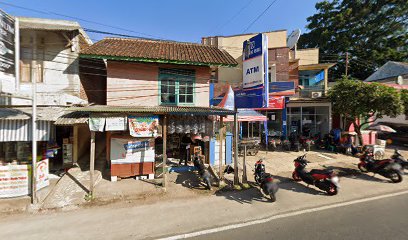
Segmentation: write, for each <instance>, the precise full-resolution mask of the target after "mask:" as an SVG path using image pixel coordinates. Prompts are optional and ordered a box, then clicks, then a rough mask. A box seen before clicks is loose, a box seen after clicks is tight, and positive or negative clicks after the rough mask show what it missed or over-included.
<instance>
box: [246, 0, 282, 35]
mask: <svg viewBox="0 0 408 240" xmlns="http://www.w3.org/2000/svg"><path fill="white" fill-rule="evenodd" d="M277 1H278V0H274V1H273V2H272V3H271V4H269V5H268V7H267V8H266V9H265V10H264V11H263V12H262V13H261V14H259V15H258V17H256V18H255V20H254V21H252V22H251V23H250V24H249V26H248V27H247V28H245V30H244V31H243V32H246V31H248V29H249V28H251V27H252V25H254V24H255V23H256V22H257V21H258V20H259V19H260V18H261V17H262V16H263V15H264V14H265V13H266V12H267V11H268V10H269V8H270V7H272V5H273V4H274V3H276V2H277Z"/></svg>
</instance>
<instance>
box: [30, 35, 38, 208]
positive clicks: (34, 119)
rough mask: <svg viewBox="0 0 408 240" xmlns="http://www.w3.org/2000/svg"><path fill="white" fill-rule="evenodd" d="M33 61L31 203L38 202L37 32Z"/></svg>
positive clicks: (33, 45)
mask: <svg viewBox="0 0 408 240" xmlns="http://www.w3.org/2000/svg"><path fill="white" fill-rule="evenodd" d="M31 37H32V42H31V44H32V49H33V53H32V56H33V61H32V63H31V83H32V95H33V96H32V99H33V100H32V104H33V105H32V116H31V137H32V145H31V148H32V149H31V150H32V161H31V203H32V204H36V203H37V168H36V165H37V77H36V75H37V74H36V73H37V72H36V67H37V61H36V56H37V41H36V38H37V36H36V34H35V33H34V34H32V35H31Z"/></svg>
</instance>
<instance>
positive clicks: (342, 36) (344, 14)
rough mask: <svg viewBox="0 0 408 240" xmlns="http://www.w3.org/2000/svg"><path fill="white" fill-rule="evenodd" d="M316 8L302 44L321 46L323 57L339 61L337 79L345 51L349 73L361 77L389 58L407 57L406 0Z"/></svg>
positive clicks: (362, 0) (355, 0) (346, 0)
mask: <svg viewBox="0 0 408 240" xmlns="http://www.w3.org/2000/svg"><path fill="white" fill-rule="evenodd" d="M316 10H317V13H316V14H314V15H313V16H310V17H308V18H307V21H308V25H307V28H308V29H309V30H310V32H308V33H305V34H303V35H302V36H301V38H300V40H299V47H301V48H314V47H318V48H320V55H321V59H322V60H326V61H332V62H338V64H337V65H336V66H335V67H334V68H332V70H331V72H330V74H331V76H332V77H333V78H334V79H338V78H340V77H341V76H342V75H343V74H344V72H345V52H349V53H350V59H349V75H350V76H352V77H355V78H358V79H365V78H367V77H368V76H369V75H370V74H371V73H373V72H374V71H375V69H376V68H378V67H380V66H382V65H383V64H384V63H386V62H387V61H390V60H393V61H407V60H408V31H407V29H408V2H407V0H343V1H340V0H333V1H322V2H319V3H317V4H316ZM339 54H340V56H339Z"/></svg>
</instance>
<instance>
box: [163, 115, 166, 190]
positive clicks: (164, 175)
mask: <svg viewBox="0 0 408 240" xmlns="http://www.w3.org/2000/svg"><path fill="white" fill-rule="evenodd" d="M162 136H163V165H162V166H163V182H162V187H163V188H166V185H167V153H166V149H167V115H164V116H163V131H162Z"/></svg>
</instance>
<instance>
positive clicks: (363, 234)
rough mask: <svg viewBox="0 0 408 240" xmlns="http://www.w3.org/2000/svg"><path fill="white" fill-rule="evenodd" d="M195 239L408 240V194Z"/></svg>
mask: <svg viewBox="0 0 408 240" xmlns="http://www.w3.org/2000/svg"><path fill="white" fill-rule="evenodd" d="M194 239H197V240H199V239H203V240H204V239H234V240H239V239H257V240H261V239H265V240H270V239H275V240H277V239H285V240H290V239H294V240H298V239H302V240H308V239H310V240H318V239H356V240H357V239H370V240H374V239H401V240H403V239H408V194H404V195H400V196H395V197H390V198H385V199H379V200H374V201H370V202H364V203H360V204H353V205H349V206H344V207H339V208H332V209H328V210H323V211H317V212H312V213H305V214H301V215H297V216H292V217H287V218H282V219H276V220H272V221H270V222H267V223H262V224H257V225H252V226H248V227H243V228H238V229H234V230H229V231H223V232H219V233H215V234H209V235H201V236H199V237H196V238H194Z"/></svg>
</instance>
